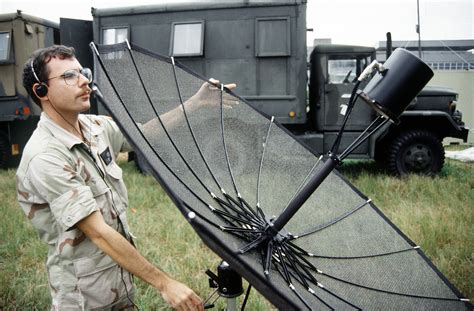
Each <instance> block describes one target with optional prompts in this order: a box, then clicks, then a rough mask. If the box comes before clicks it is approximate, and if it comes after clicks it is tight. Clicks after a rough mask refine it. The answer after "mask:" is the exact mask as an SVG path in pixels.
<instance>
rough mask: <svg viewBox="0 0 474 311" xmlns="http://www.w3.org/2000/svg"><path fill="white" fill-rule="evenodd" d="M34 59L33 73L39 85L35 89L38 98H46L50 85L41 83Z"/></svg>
mask: <svg viewBox="0 0 474 311" xmlns="http://www.w3.org/2000/svg"><path fill="white" fill-rule="evenodd" d="M33 61H34V60H33V59H32V60H31V72H32V73H33V75H34V76H35V79H36V81H38V83H39V85H37V86H35V87H34V88H33V91H34V92H35V94H36V96H38V97H45V96H46V95H47V94H48V85H47V84H46V83H44V82H41V81H40V79H39V78H38V76H37V75H36V72H35V68H34V66H33Z"/></svg>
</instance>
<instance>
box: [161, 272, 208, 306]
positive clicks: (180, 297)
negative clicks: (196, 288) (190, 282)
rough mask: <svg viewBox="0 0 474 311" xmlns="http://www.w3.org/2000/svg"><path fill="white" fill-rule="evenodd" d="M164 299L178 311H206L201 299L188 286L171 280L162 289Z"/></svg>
mask: <svg viewBox="0 0 474 311" xmlns="http://www.w3.org/2000/svg"><path fill="white" fill-rule="evenodd" d="M161 296H162V297H163V299H164V300H165V301H166V302H167V303H168V304H169V305H170V306H171V307H173V308H174V309H176V310H180V311H181V310H183V311H187V310H200V311H202V310H204V305H203V302H202V300H201V298H200V297H199V296H198V295H196V294H195V293H194V292H193V291H192V290H191V289H190V288H188V287H187V286H186V285H184V284H182V283H180V282H178V281H176V280H173V279H171V278H170V279H169V280H168V281H167V282H166V284H164V286H163V287H162V289H161Z"/></svg>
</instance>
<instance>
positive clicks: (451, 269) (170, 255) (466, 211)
mask: <svg viewBox="0 0 474 311" xmlns="http://www.w3.org/2000/svg"><path fill="white" fill-rule="evenodd" d="M122 167H123V169H124V176H125V182H126V184H127V187H128V189H129V199H130V206H131V209H130V210H129V213H128V220H129V223H130V227H131V230H132V232H133V234H134V235H135V236H137V238H138V239H137V246H138V248H139V250H140V252H141V253H142V254H143V255H145V257H147V258H148V259H149V260H150V261H152V262H154V263H155V264H156V265H157V266H159V267H161V268H162V269H163V270H165V271H167V272H168V273H169V274H171V275H172V276H174V277H175V278H177V279H178V280H180V281H182V282H184V283H186V284H188V285H189V286H191V287H192V288H193V289H194V290H196V291H197V292H198V293H199V294H200V295H201V296H202V297H207V296H208V295H209V294H210V293H211V289H210V288H209V286H208V281H207V277H206V276H205V274H204V271H205V270H206V269H209V268H210V269H212V270H214V269H215V267H216V266H217V264H218V263H219V258H218V257H217V256H216V255H214V254H213V253H212V252H211V251H210V250H208V249H207V248H206V247H205V246H204V245H203V244H202V242H201V241H200V240H199V238H198V237H197V235H196V234H195V233H194V232H193V230H192V228H191V227H190V225H189V224H188V223H186V222H185V221H184V218H183V217H182V216H181V215H180V214H179V212H178V210H177V209H176V208H175V207H174V205H173V204H172V203H171V201H170V199H169V198H168V197H167V196H166V195H165V194H164V192H163V190H161V188H160V187H159V186H158V185H157V183H156V182H155V181H154V179H153V178H151V177H148V176H143V175H140V174H139V173H137V172H136V170H135V168H134V166H133V163H122ZM342 172H343V174H344V175H345V176H347V177H348V179H349V180H350V181H352V182H353V183H354V184H355V185H356V186H357V187H358V188H359V189H361V190H362V192H364V193H365V194H366V195H367V196H369V197H370V198H372V199H373V201H374V202H375V204H376V205H377V206H378V207H379V208H380V209H381V210H382V211H383V212H384V213H385V214H386V215H387V216H388V217H389V218H390V219H391V220H392V221H393V222H394V223H395V224H396V225H397V226H398V227H400V228H401V229H402V231H404V232H405V233H406V234H407V235H408V236H409V237H410V238H411V239H412V240H413V241H415V242H416V243H418V244H419V245H420V246H421V247H422V249H423V250H424V251H425V253H426V254H427V255H428V256H429V257H430V258H431V259H432V260H433V262H434V263H435V264H436V265H437V266H438V268H439V269H440V270H441V271H442V272H443V273H444V274H445V275H446V276H447V277H448V279H449V280H450V281H451V282H452V283H453V284H454V285H455V286H456V287H458V289H460V290H461V292H463V293H464V294H465V295H466V296H467V297H471V298H473V297H474V284H473V281H472V280H473V279H474V226H473V223H474V211H473V208H474V165H472V164H463V163H458V162H453V161H448V162H447V163H446V166H445V168H444V169H443V171H442V174H441V175H440V176H438V177H420V176H409V177H407V178H402V179H398V178H395V177H391V176H387V175H385V174H383V173H380V172H378V171H377V169H376V167H375V165H374V164H373V163H371V162H350V163H348V164H345V165H344V166H343V168H342ZM14 175H15V174H14V171H13V170H10V171H3V172H0V191H1V192H0V193H1V200H0V215H2V217H1V218H0V309H3V308H12V309H14V308H19V309H41V310H42V309H47V308H48V307H49V303H50V298H49V290H48V287H47V284H48V283H47V282H48V281H47V277H46V272H45V267H44V261H45V258H46V246H45V245H43V243H42V242H40V241H39V239H38V237H37V235H36V233H35V231H34V229H33V228H32V226H31V224H30V223H29V221H28V220H27V219H26V217H25V215H24V214H23V212H22V211H21V210H20V208H19V207H18V204H17V202H16V191H15V178H14ZM136 285H137V291H138V292H137V296H136V303H137V305H138V306H139V307H140V309H143V310H148V309H166V308H167V307H166V305H165V303H164V302H163V300H162V299H161V297H160V295H159V294H158V293H157V292H156V291H155V290H153V289H152V288H151V287H150V286H148V285H146V284H144V283H143V282H141V281H140V280H136ZM220 306H221V308H222V303H221V305H220ZM271 308H272V307H271V305H270V304H269V303H268V302H266V300H265V299H264V298H262V296H261V295H259V294H258V293H257V292H255V291H254V292H253V293H252V294H251V296H250V300H249V305H248V310H268V309H271Z"/></svg>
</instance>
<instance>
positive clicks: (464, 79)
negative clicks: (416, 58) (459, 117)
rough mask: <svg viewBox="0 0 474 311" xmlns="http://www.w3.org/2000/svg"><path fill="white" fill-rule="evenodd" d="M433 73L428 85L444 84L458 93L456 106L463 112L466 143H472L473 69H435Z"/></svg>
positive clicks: (473, 127) (473, 126) (473, 114)
mask: <svg viewBox="0 0 474 311" xmlns="http://www.w3.org/2000/svg"><path fill="white" fill-rule="evenodd" d="M434 72H435V75H434V77H433V78H432V79H431V81H430V82H429V84H428V85H432V86H445V87H450V88H452V89H454V90H456V91H457V92H458V93H459V98H458V104H457V107H458V109H459V110H460V111H462V113H463V121H464V123H465V124H466V126H467V127H469V129H470V131H469V137H468V143H470V144H474V88H473V86H474V71H473V70H460V71H446V70H435V71H434ZM452 141H459V140H454V139H448V140H445V143H449V142H452Z"/></svg>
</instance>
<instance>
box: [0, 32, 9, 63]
mask: <svg viewBox="0 0 474 311" xmlns="http://www.w3.org/2000/svg"><path fill="white" fill-rule="evenodd" d="M10 38H11V35H10V32H0V62H6V61H8V60H9V59H10V42H11V39H10Z"/></svg>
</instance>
